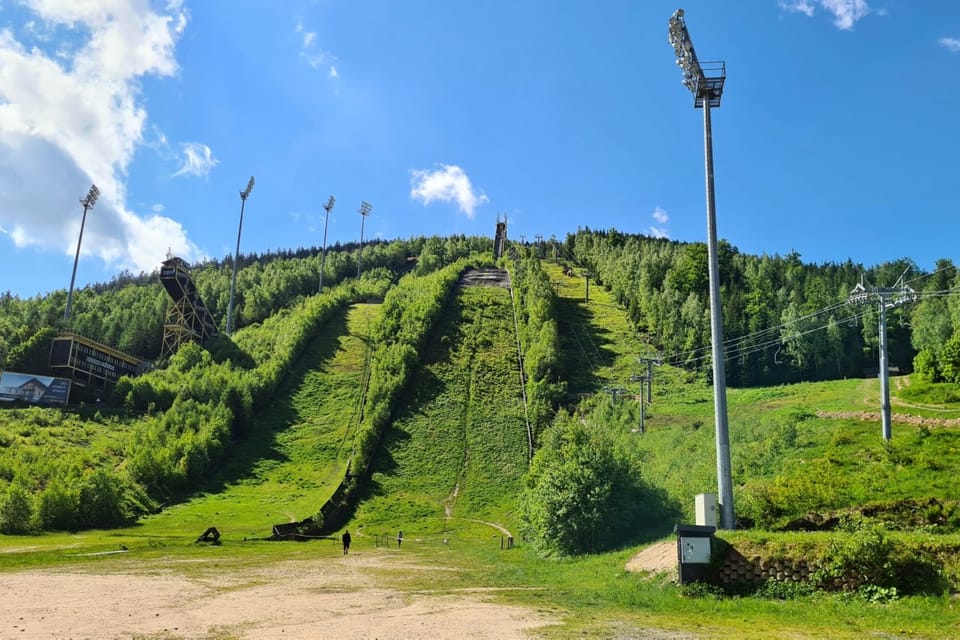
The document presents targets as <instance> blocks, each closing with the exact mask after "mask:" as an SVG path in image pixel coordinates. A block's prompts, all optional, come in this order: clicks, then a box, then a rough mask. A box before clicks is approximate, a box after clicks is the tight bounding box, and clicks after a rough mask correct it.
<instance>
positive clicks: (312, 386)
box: [143, 304, 379, 536]
mask: <svg viewBox="0 0 960 640" xmlns="http://www.w3.org/2000/svg"><path fill="white" fill-rule="evenodd" d="M378 307H379V305H373V304H356V305H352V306H351V307H349V308H348V309H344V310H343V311H341V312H340V313H338V314H337V315H336V316H334V317H333V318H332V319H331V320H330V322H328V323H327V324H326V326H324V327H323V329H322V330H321V331H320V332H319V334H318V335H317V337H316V338H314V340H313V341H312V342H311V343H310V345H309V347H308V348H307V349H306V351H304V353H303V354H302V355H301V357H300V359H299V360H298V362H297V364H296V367H295V368H294V369H292V370H291V371H290V372H289V374H288V375H287V378H286V380H285V382H284V383H283V384H282V385H281V386H280V388H279V389H278V392H277V395H276V397H275V399H274V401H273V403H272V404H271V405H270V406H269V407H268V408H267V409H266V410H264V411H262V412H260V414H259V415H258V416H257V419H256V425H257V428H256V430H255V431H254V433H252V434H251V435H250V436H249V437H248V438H247V439H245V440H244V441H243V442H240V443H238V446H237V449H236V451H235V453H234V455H233V456H232V457H231V461H230V462H229V463H228V464H227V465H226V466H225V467H224V468H223V469H222V470H221V472H220V473H219V474H217V477H216V478H215V479H214V481H213V483H212V486H209V487H207V488H206V490H207V492H208V493H209V494H210V495H206V496H204V495H200V496H198V498H197V499H194V500H191V501H189V502H187V503H184V504H181V505H176V506H174V507H171V508H170V509H167V510H165V511H164V512H163V513H161V514H159V515H157V516H154V517H151V518H147V519H145V520H144V522H143V526H144V530H145V532H154V531H156V532H163V531H170V532H174V531H180V530H183V529H184V528H185V527H188V526H190V527H192V528H193V529H196V530H197V534H198V535H199V533H200V532H201V531H203V529H205V528H206V527H207V526H210V525H213V526H216V527H217V528H218V529H220V531H221V532H222V533H224V534H225V535H226V534H228V533H233V534H238V533H242V534H243V535H250V536H266V535H269V534H270V529H271V526H272V525H273V524H276V523H281V522H288V521H291V520H301V519H303V518H305V517H307V516H310V515H312V514H314V513H316V511H317V509H319V507H320V505H321V504H322V503H323V501H324V500H326V498H327V497H328V496H329V495H330V494H331V493H332V492H333V490H334V489H335V488H336V486H337V484H339V482H340V481H341V480H342V479H343V475H344V473H345V472H346V469H347V464H348V461H349V458H350V454H351V451H352V449H351V447H352V444H353V435H354V430H355V428H356V426H357V424H358V414H357V407H358V400H359V397H360V390H361V387H362V384H361V382H362V376H363V372H364V363H365V358H366V352H367V332H368V329H369V327H370V325H371V323H372V322H373V318H374V315H375V314H376V311H377V309H378ZM188 523H195V524H188Z"/></svg>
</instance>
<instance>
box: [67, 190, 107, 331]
mask: <svg viewBox="0 0 960 640" xmlns="http://www.w3.org/2000/svg"><path fill="white" fill-rule="evenodd" d="M99 195H100V189H97V185H95V184H92V185H90V191H88V192H87V195H86V197H83V198H81V199H80V204H82V205H83V218H81V219H80V237H79V238H77V255H76V256H74V258H73V274H72V275H71V276H70V289H69V291H67V309H66V311H64V312H63V320H64V322H66V321H68V320H70V304H71V303H72V302H73V283H74V281H75V280H76V278H77V263H78V262H79V261H80V243H81V242H83V227H84V225H85V224H86V223H87V211H89V210H90V209H93V205H95V204H96V203H97V197H98V196H99Z"/></svg>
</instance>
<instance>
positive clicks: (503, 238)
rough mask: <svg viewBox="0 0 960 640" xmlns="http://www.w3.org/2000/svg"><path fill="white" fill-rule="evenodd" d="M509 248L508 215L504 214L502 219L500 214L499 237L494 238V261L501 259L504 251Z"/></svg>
mask: <svg viewBox="0 0 960 640" xmlns="http://www.w3.org/2000/svg"><path fill="white" fill-rule="evenodd" d="M506 247H507V214H503V219H502V220H501V219H500V214H499V213H498V214H497V235H496V236H494V238H493V257H494V259H497V258H500V257H502V256H503V251H504V249H506Z"/></svg>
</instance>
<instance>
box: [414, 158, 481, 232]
mask: <svg viewBox="0 0 960 640" xmlns="http://www.w3.org/2000/svg"><path fill="white" fill-rule="evenodd" d="M410 197H411V198H412V199H413V200H419V201H420V202H422V203H423V204H424V205H428V204H430V203H431V202H433V201H435V200H438V201H441V202H453V203H455V204H456V205H457V208H458V209H460V211H462V212H463V213H464V214H465V215H466V216H467V217H468V218H470V219H473V216H474V214H475V213H476V209H477V207H478V206H480V205H481V204H483V203H485V202H489V201H490V199H489V198H487V196H486V195H484V193H483V192H482V191H477V190H475V189H474V187H473V184H472V183H471V182H470V178H469V177H467V174H466V173H465V172H464V170H463V169H461V168H460V167H458V166H456V165H448V164H438V165H436V168H435V169H434V170H433V171H428V170H426V169H414V170H413V171H411V172H410Z"/></svg>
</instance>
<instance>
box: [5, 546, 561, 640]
mask: <svg viewBox="0 0 960 640" xmlns="http://www.w3.org/2000/svg"><path fill="white" fill-rule="evenodd" d="M401 562H402V560H401V559H399V558H396V559H394V558H392V557H390V556H388V555H386V554H380V553H377V552H371V553H369V554H356V555H350V556H338V557H335V558H326V559H318V560H315V561H309V562H299V563H296V564H294V563H288V564H284V565H281V566H279V567H277V566H274V567H268V568H263V567H258V568H245V569H241V570H238V571H234V572H229V573H227V572H225V573H226V575H222V576H217V577H212V576H211V575H210V574H204V575H200V576H197V577H185V576H182V575H175V574H173V573H164V574H159V575H158V574H157V573H156V572H154V573H152V574H150V573H147V572H143V573H138V572H137V571H136V568H135V565H133V566H131V567H130V568H129V573H90V572H81V571H77V570H58V571H36V570H34V571H20V572H11V573H3V574H2V580H0V638H20V639H24V640H26V639H33V638H96V639H98V640H100V639H113V638H131V637H139V638H158V639H159V638H163V639H165V640H166V639H172V638H184V639H186V638H231V639H248V638H249V639H253V638H257V639H263V638H268V639H269V638H284V639H287V638H289V639H297V638H304V639H306V638H311V639H312V638H348V639H352V638H380V639H387V638H451V639H453V638H497V639H499V638H508V639H509V638H517V639H519V638H527V637H529V635H530V634H531V633H532V632H533V631H534V630H535V629H537V628H539V627H543V626H547V625H550V624H556V623H558V622H559V621H558V620H556V619H554V618H551V617H548V616H546V615H544V614H542V613H539V612H536V611H533V610H531V609H527V608H525V607H520V606H513V605H504V604H499V603H496V602H495V601H493V600H492V599H491V598H490V597H489V596H485V594H484V592H482V591H475V590H470V591H461V592H454V593H449V592H448V593H443V594H435V593H423V592H416V593H406V592H403V591H400V590H395V589H392V588H389V587H384V586H378V584H377V581H376V578H375V576H376V571H370V569H371V568H374V567H376V568H382V567H383V566H389V568H390V569H402V568H403V565H402V564H401ZM411 569H412V570H423V567H411Z"/></svg>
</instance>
